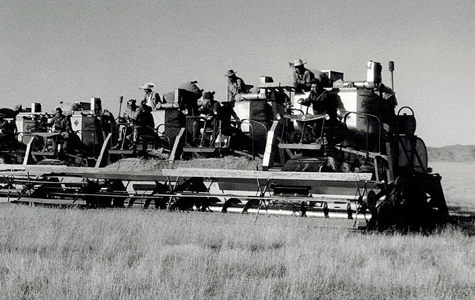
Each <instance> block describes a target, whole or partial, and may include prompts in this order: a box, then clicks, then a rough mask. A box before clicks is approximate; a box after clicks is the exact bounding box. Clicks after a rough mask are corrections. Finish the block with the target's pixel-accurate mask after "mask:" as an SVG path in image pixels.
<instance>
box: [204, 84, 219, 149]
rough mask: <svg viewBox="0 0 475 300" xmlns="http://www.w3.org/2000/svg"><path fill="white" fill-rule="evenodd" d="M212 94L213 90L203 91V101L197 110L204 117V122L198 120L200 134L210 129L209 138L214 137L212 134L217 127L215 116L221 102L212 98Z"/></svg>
mask: <svg viewBox="0 0 475 300" xmlns="http://www.w3.org/2000/svg"><path fill="white" fill-rule="evenodd" d="M214 94H215V92H214V91H213V92H206V93H203V101H202V103H201V106H200V107H199V108H198V112H199V113H200V114H201V115H204V117H205V118H206V121H205V122H204V123H203V122H200V124H199V125H200V126H199V127H200V128H201V129H200V132H201V134H205V131H207V130H212V132H213V136H212V137H211V140H213V139H214V135H215V134H216V131H217V129H218V123H217V121H218V120H217V118H216V117H217V116H218V112H219V109H220V108H221V104H220V103H219V102H218V101H216V100H214Z"/></svg>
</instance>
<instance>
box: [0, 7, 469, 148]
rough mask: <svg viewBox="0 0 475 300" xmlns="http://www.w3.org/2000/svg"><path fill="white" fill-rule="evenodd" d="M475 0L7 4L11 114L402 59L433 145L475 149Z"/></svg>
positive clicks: (4, 41) (220, 88)
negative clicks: (299, 66)
mask: <svg viewBox="0 0 475 300" xmlns="http://www.w3.org/2000/svg"><path fill="white" fill-rule="evenodd" d="M474 32H475V1H473V0H460V1H459V0H452V1H447V0H433V1H429V0H426V1H419V0H413V1H409V0H407V1H403V0H391V1H389V0H388V1H386V0H374V1H373V0H368V1H365V0H358V1H350V0H347V1H342V0H332V1H321V0H309V1H307V0H302V1H298V0H293V1H279V0H276V1H268V0H267V1H265V0H261V1H257V0H240V1H235V0H219V1H218V0H216V1H211V0H201V1H192V0H189V1H188V0H174V1H171V0H150V1H149V0H143V1H141V0H130V1H129V0H101V1H97V0H81V1H77V0H74V1H70V0H30V1H29V0H3V1H2V5H1V6H0V39H1V43H0V53H1V54H0V66H1V67H0V106H1V107H10V108H13V107H14V106H15V105H16V104H23V106H28V107H29V106H30V105H31V103H32V102H39V103H41V104H42V106H43V110H45V111H52V110H53V109H54V108H55V107H56V105H57V104H58V103H59V102H60V101H63V102H79V101H81V102H89V101H90V99H91V98H92V97H99V98H101V99H102V101H103V107H104V108H107V109H109V110H110V111H112V112H113V113H115V114H117V112H118V110H119V99H120V97H121V96H123V97H124V99H132V98H134V99H138V98H140V97H141V96H142V94H143V91H142V90H140V89H139V86H140V85H142V84H143V83H145V82H153V83H155V85H156V88H155V90H156V91H157V92H159V93H160V94H164V93H167V92H171V91H173V90H174V89H175V88H176V87H178V86H179V85H181V84H182V83H184V82H186V81H190V80H197V81H198V86H199V87H200V88H202V89H204V90H206V91H216V95H215V98H216V99H217V100H224V99H225V90H226V77H225V76H224V75H225V74H226V72H227V70H229V69H233V70H235V71H237V75H238V76H239V77H242V78H243V79H244V81H245V82H246V84H252V85H255V84H257V83H258V82H259V77H260V76H262V75H266V76H271V77H273V78H274V81H275V82H281V83H282V84H289V83H290V82H289V79H290V75H291V69H290V68H289V64H288V63H289V62H293V61H294V60H295V59H298V58H301V59H302V60H304V61H305V62H308V63H307V65H306V66H307V67H308V68H311V69H319V70H334V71H339V72H343V73H344V79H345V80H364V79H366V63H367V62H368V61H369V60H373V61H377V62H380V63H381V64H382V66H383V81H384V82H385V83H386V84H387V85H390V78H391V76H390V73H389V71H388V68H387V66H388V62H389V61H394V62H395V72H394V89H395V92H396V96H397V98H398V102H399V107H398V108H401V107H403V106H410V107H411V108H412V109H413V110H414V114H415V116H416V119H417V130H416V134H417V135H418V136H420V137H421V138H422V139H423V140H424V141H425V143H426V144H427V145H428V146H431V147H440V146H445V145H455V144H462V145H474V144H475V126H474V121H473V118H472V116H473V115H474V114H475V109H474V102H475V80H474V76H473V72H474V71H473V70H474V66H475V38H474Z"/></svg>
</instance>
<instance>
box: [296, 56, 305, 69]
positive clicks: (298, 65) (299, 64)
mask: <svg viewBox="0 0 475 300" xmlns="http://www.w3.org/2000/svg"><path fill="white" fill-rule="evenodd" d="M305 64H306V62H303V60H301V59H300V58H299V59H296V60H294V67H300V66H303V65H305Z"/></svg>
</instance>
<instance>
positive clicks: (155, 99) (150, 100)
mask: <svg viewBox="0 0 475 300" xmlns="http://www.w3.org/2000/svg"><path fill="white" fill-rule="evenodd" d="M154 87H155V84H153V83H151V82H149V83H144V84H143V85H142V86H140V89H143V90H144V91H145V95H144V98H143V100H142V102H141V104H145V105H147V106H150V107H151V108H152V110H155V109H157V105H158V104H159V103H160V104H161V103H165V102H162V100H161V99H160V95H159V94H158V93H155V92H154V91H153V90H152V89H153V88H154ZM158 106H159V105H158Z"/></svg>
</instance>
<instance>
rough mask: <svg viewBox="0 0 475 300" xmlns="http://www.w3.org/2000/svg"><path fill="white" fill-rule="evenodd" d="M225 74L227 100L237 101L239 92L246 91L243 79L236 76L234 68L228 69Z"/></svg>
mask: <svg viewBox="0 0 475 300" xmlns="http://www.w3.org/2000/svg"><path fill="white" fill-rule="evenodd" d="M225 76H227V77H228V101H237V100H239V96H238V95H239V94H244V93H247V92H248V91H247V88H246V84H245V83H244V80H242V78H240V77H237V76H236V72H234V70H229V71H228V73H226V75H225Z"/></svg>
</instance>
